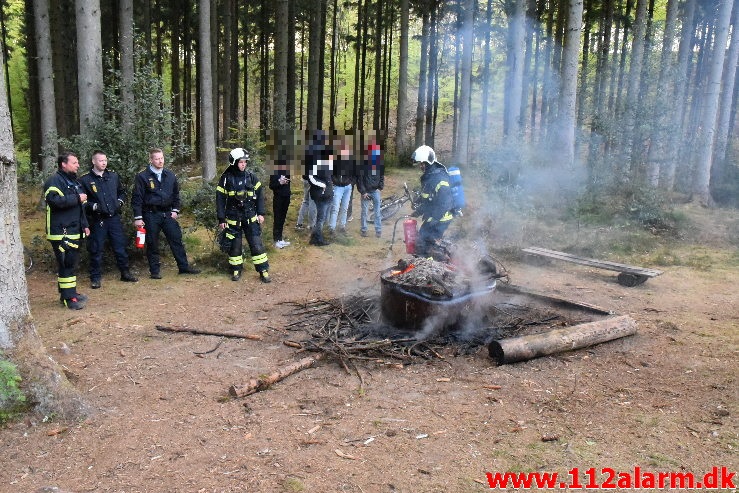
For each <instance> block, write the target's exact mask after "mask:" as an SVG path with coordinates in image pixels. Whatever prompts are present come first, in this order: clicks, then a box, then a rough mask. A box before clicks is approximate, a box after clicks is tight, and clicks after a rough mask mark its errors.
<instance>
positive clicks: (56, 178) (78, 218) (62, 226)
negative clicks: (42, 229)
mask: <svg viewBox="0 0 739 493" xmlns="http://www.w3.org/2000/svg"><path fill="white" fill-rule="evenodd" d="M81 191H82V186H81V185H80V184H79V182H78V181H77V177H76V176H74V175H69V174H66V173H63V172H62V171H60V170H58V171H57V172H56V173H54V174H53V175H51V176H50V177H49V179H48V180H46V183H45V184H44V199H45V200H46V239H47V240H54V241H60V240H61V239H62V238H64V236H65V235H66V236H67V238H70V239H73V240H77V239H80V238H82V236H83V234H82V230H83V229H85V228H87V227H88V222H87V217H86V216H85V214H83V212H82V207H83V205H82V204H81V203H80V192H81Z"/></svg>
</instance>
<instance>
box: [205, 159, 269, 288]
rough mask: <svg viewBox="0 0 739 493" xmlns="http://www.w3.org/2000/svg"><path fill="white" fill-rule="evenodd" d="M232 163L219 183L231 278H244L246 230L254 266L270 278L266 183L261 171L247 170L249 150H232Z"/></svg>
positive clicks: (221, 223) (264, 279) (221, 221)
mask: <svg viewBox="0 0 739 493" xmlns="http://www.w3.org/2000/svg"><path fill="white" fill-rule="evenodd" d="M228 162H229V167H228V168H226V171H224V172H223V174H222V175H221V178H220V179H219V180H218V186H217V187H216V209H217V210H216V214H217V216H218V227H219V228H220V229H221V231H223V233H224V234H225V235H226V238H227V240H228V241H229V242H230V246H229V249H228V263H229V264H230V265H231V280H232V281H238V280H239V279H241V271H242V269H243V268H244V257H243V255H242V253H241V252H242V248H243V246H242V241H241V237H242V232H243V236H246V242H247V243H248V244H249V250H250V252H251V261H252V263H253V264H254V269H255V270H256V271H257V272H258V273H259V279H260V280H261V281H262V282H265V283H267V282H270V281H271V279H270V277H269V260H268V258H267V250H266V249H265V248H264V243H263V242H262V223H264V214H265V208H264V187H263V186H262V182H260V181H259V178H257V175H255V174H254V173H252V172H251V171H249V170H247V169H246V167H247V165H248V164H249V153H248V152H246V151H245V150H244V149H242V148H240V147H237V148H236V149H233V150H231V152H230V153H229V154H228Z"/></svg>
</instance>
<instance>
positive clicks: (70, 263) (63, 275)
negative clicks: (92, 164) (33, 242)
mask: <svg viewBox="0 0 739 493" xmlns="http://www.w3.org/2000/svg"><path fill="white" fill-rule="evenodd" d="M79 167H80V163H79V161H78V160H77V156H76V155H74V154H73V153H71V152H65V153H62V154H61V155H60V156H59V157H58V158H57V168H58V169H57V172H56V173H54V174H53V175H51V176H50V177H49V179H48V180H46V183H44V198H45V199H46V239H47V240H49V243H51V248H52V250H54V257H55V258H56V264H57V286H58V288H59V296H60V301H61V302H62V304H63V305H64V306H66V307H67V308H69V309H70V310H81V309H82V308H84V306H85V301H87V296H85V295H83V294H80V293H78V292H77V274H76V271H77V266H78V264H79V260H80V251H79V250H80V242H81V240H82V238H83V237H84V235H89V234H90V229H89V228H88V224H87V217H86V216H85V213H84V210H83V207H84V204H85V202H86V201H87V194H85V193H84V192H83V190H82V186H81V185H80V183H79V182H78V181H77V170H78V169H79Z"/></svg>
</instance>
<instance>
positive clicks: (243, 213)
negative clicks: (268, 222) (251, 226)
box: [216, 165, 265, 224]
mask: <svg viewBox="0 0 739 493" xmlns="http://www.w3.org/2000/svg"><path fill="white" fill-rule="evenodd" d="M216 214H217V216H218V224H222V223H225V222H226V218H228V219H231V220H235V219H246V220H247V221H249V222H253V221H256V220H257V216H264V215H265V209H264V187H263V186H262V182H260V181H259V178H257V175H255V174H254V173H252V172H251V171H249V170H245V171H243V172H242V171H239V168H238V166H236V165H231V166H229V167H228V168H226V171H224V172H223V174H222V175H221V178H220V179H219V180H218V186H217V187H216Z"/></svg>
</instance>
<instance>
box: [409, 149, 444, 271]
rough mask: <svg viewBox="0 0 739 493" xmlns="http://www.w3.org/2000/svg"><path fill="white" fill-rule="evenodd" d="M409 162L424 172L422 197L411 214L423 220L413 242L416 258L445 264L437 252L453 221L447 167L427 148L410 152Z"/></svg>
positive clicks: (422, 176)
mask: <svg viewBox="0 0 739 493" xmlns="http://www.w3.org/2000/svg"><path fill="white" fill-rule="evenodd" d="M411 159H412V160H413V165H414V166H419V167H420V168H421V170H422V172H423V174H422V175H421V194H420V196H419V199H418V202H417V203H416V204H415V206H416V208H415V211H414V212H413V214H412V215H413V216H414V217H419V216H420V217H421V218H422V219H423V222H422V223H421V228H420V229H419V230H418V237H417V238H416V255H419V256H421V257H434V259H435V260H446V259H445V258H443V257H444V255H442V253H441V252H440V250H439V244H438V243H439V240H441V238H442V237H443V236H444V233H445V232H446V230H447V228H448V227H449V224H451V221H452V218H453V217H454V214H453V212H454V200H453V198H452V190H451V186H450V183H449V182H450V178H449V173H448V172H447V169H446V167H445V166H444V165H443V164H441V163H440V162H438V161H437V160H436V153H435V152H434V150H433V149H432V148H431V147H429V146H426V145H423V146H421V147H419V148H418V149H416V150H415V151H413V155H412V156H411ZM437 257H440V258H437Z"/></svg>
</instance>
